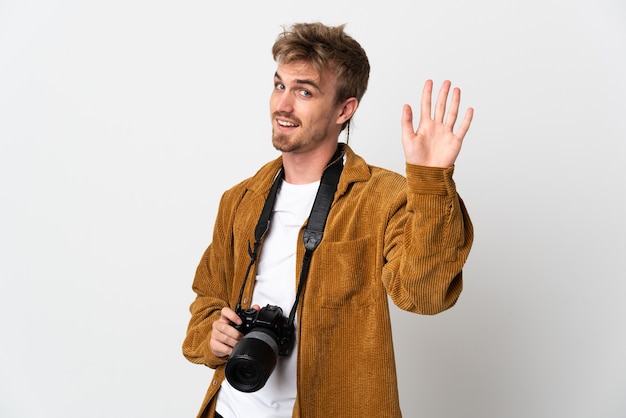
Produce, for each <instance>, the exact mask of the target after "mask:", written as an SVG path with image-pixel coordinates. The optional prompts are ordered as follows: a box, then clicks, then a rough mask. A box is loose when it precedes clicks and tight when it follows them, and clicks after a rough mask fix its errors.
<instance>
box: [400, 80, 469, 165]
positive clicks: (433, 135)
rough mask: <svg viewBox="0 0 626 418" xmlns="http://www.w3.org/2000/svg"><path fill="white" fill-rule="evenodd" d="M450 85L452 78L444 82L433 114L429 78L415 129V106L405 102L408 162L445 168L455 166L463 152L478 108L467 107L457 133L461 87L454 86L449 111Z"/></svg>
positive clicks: (403, 140) (403, 120)
mask: <svg viewBox="0 0 626 418" xmlns="http://www.w3.org/2000/svg"><path fill="white" fill-rule="evenodd" d="M450 87H451V83H450V81H448V80H446V81H444V83H443V85H442V86H441V89H440V90H439V95H438V96H437V102H436V103H435V113H434V115H433V114H432V109H431V108H432V106H431V102H432V91H433V82H432V80H427V81H426V83H425V84H424V90H423V91H422V102H421V112H420V121H419V125H418V127H417V130H414V127H413V110H412V109H411V106H409V105H404V108H403V109H402V146H403V147H404V155H405V157H406V161H407V163H409V164H415V165H423V166H429V167H441V168H447V167H451V166H452V165H454V162H455V161H456V158H457V156H458V155H459V152H460V151H461V145H462V143H463V138H464V137H465V134H466V133H467V131H468V129H469V127H470V124H471V122H472V117H473V115H474V109H472V108H468V109H467V112H466V113H465V117H464V118H463V120H462V121H461V124H460V126H459V127H458V129H457V131H456V133H455V132H454V125H455V123H456V120H457V116H458V112H459V104H460V102H461V90H460V89H459V88H454V90H453V91H452V99H451V100H450V108H449V109H448V111H447V114H446V102H447V100H448V94H449V93H450Z"/></svg>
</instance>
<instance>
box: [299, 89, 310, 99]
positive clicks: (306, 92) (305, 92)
mask: <svg viewBox="0 0 626 418" xmlns="http://www.w3.org/2000/svg"><path fill="white" fill-rule="evenodd" d="M300 94H301V95H302V96H304V97H311V92H310V91H308V90H300Z"/></svg>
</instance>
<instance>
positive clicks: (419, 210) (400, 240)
mask: <svg viewBox="0 0 626 418" xmlns="http://www.w3.org/2000/svg"><path fill="white" fill-rule="evenodd" d="M345 152H346V160H345V166H344V169H343V172H342V174H341V178H340V181H339V184H338V187H337V192H336V193H335V198H334V201H333V204H332V207H331V210H330V213H329V216H328V220H327V223H326V228H325V230H324V238H323V240H322V242H321V243H320V245H319V247H318V248H317V249H316V250H315V252H314V254H313V258H312V261H311V266H310V272H309V276H308V279H307V282H306V288H305V290H304V294H303V295H302V297H301V299H300V303H299V306H298V315H297V318H298V327H297V328H298V346H297V350H298V353H297V354H298V360H297V362H298V366H297V382H298V388H297V398H296V402H295V406H294V412H293V416H294V417H301V418H327V417H342V418H344V417H345V418H351V417H368V418H369V417H400V416H401V412H400V406H399V400H398V389H397V380H396V368H395V360H394V351H393V343H392V336H391V323H390V315H389V307H388V302H387V301H388V299H387V295H389V296H390V298H391V299H392V300H393V302H394V303H395V304H396V305H397V306H398V307H399V308H401V309H404V310H407V311H410V312H415V313H418V314H426V315H432V314H436V313H439V312H441V311H444V310H446V309H448V308H450V307H451V306H453V305H454V304H455V302H456V301H457V298H458V297H459V294H460V293H461V289H462V271H461V270H462V267H463V265H464V263H465V261H466V259H467V257H468V255H469V252H470V248H471V245H472V240H473V228H472V224H471V221H470V219H469V216H468V214H467V212H466V210H465V207H464V205H463V202H462V200H461V199H460V198H459V196H458V194H457V192H456V188H455V184H454V181H453V180H452V173H453V168H448V169H439V168H432V167H421V166H414V165H408V164H407V166H406V178H405V177H403V176H401V175H400V174H397V173H394V172H392V171H389V170H385V169H382V168H378V167H373V166H369V165H367V164H366V162H365V161H364V160H363V159H362V158H361V157H359V156H357V155H356V154H354V152H353V151H352V150H351V149H350V147H349V146H347V145H345ZM281 164H282V159H281V158H278V159H276V160H274V161H272V162H270V163H268V164H266V165H265V166H264V167H262V168H261V169H260V170H259V171H258V172H257V174H256V175H254V176H253V177H251V178H249V179H247V180H245V181H243V182H241V183H240V184H238V185H236V186H234V187H233V188H231V189H230V190H228V191H226V192H225V193H224V194H223V196H222V199H221V202H220V205H219V210H218V215H217V219H216V222H215V226H214V230H213V239H212V242H211V244H210V245H209V246H208V248H207V249H206V251H205V253H204V255H203V257H202V259H201V261H200V263H199V265H198V268H197V272H196V276H195V279H194V282H193V290H194V292H195V293H196V295H197V297H196V299H195V300H194V301H193V303H192V304H191V307H190V311H191V319H190V322H189V326H188V330H187V335H186V338H185V340H184V343H183V354H184V356H185V357H186V358H187V359H188V360H189V361H191V362H193V363H198V364H204V365H206V366H208V367H210V368H213V369H215V372H214V376H213V379H212V381H211V384H210V386H209V388H208V391H207V394H206V397H205V399H204V402H203V404H202V407H201V409H200V412H199V414H198V417H207V418H212V417H213V411H214V410H215V399H216V396H215V395H216V393H217V391H218V390H219V387H220V385H221V383H222V381H223V379H224V365H225V363H226V358H218V357H216V356H214V355H213V354H212V353H211V350H210V348H209V340H210V335H211V325H212V323H213V321H215V320H216V319H218V318H219V315H220V310H221V309H222V307H224V306H229V307H231V308H233V309H234V307H235V304H236V302H237V299H238V296H239V291H240V288H241V285H242V282H243V279H244V275H245V272H246V269H247V267H248V264H249V261H250V256H249V254H248V243H250V244H253V243H254V228H255V226H256V223H257V221H258V218H259V215H260V213H261V209H262V208H263V204H264V203H265V199H266V197H267V194H268V192H269V189H270V187H271V185H272V182H273V179H274V177H275V176H276V174H277V173H278V171H279V169H280V167H281ZM303 229H304V226H303V228H302V229H301V231H300V242H302V241H301V239H302V231H303ZM303 255H304V245H299V246H298V249H297V262H296V265H297V266H298V267H297V268H298V271H297V272H296V278H295V279H294V291H295V288H296V286H297V278H299V275H300V271H299V270H300V267H301V264H302V257H303ZM254 276H255V272H254V271H252V272H251V276H250V277H251V279H250V280H248V283H247V286H246V289H245V291H244V295H243V303H242V305H243V307H244V308H246V307H249V305H250V301H251V299H252V291H253V287H254V280H253V278H254ZM283 308H284V309H287V310H289V309H290V307H286V308H285V307H283Z"/></svg>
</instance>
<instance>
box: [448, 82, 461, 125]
mask: <svg viewBox="0 0 626 418" xmlns="http://www.w3.org/2000/svg"><path fill="white" fill-rule="evenodd" d="M460 103H461V89H459V88H455V89H454V90H452V100H450V108H449V109H448V114H447V115H446V120H445V124H446V126H447V127H448V128H449V129H450V130H451V131H452V130H453V128H454V124H455V123H456V118H457V117H458V114H459V104H460Z"/></svg>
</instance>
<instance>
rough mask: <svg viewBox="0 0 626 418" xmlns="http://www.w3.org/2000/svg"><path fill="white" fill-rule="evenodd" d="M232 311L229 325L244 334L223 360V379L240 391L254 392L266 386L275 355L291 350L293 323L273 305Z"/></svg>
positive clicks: (281, 354) (287, 353)
mask: <svg viewBox="0 0 626 418" xmlns="http://www.w3.org/2000/svg"><path fill="white" fill-rule="evenodd" d="M231 312H232V311H231ZM235 313H236V315H237V316H238V318H234V320H233V321H232V322H231V325H232V328H233V329H234V330H238V331H240V332H241V333H242V334H243V335H244V336H243V338H241V340H240V341H239V342H237V343H236V345H235V346H234V349H232V351H231V353H230V357H229V359H228V361H227V362H226V370H225V372H226V379H228V382H229V383H230V384H231V386H233V387H234V388H235V389H237V390H239V391H241V392H255V391H257V390H259V389H261V388H262V387H263V386H265V383H266V382H267V379H268V378H269V377H270V375H271V374H272V372H273V371H274V367H275V366H276V362H277V357H278V356H287V355H289V354H290V353H291V350H292V349H293V347H294V343H295V332H294V325H293V323H292V322H290V321H289V319H288V318H286V317H285V316H284V315H283V310H282V309H281V308H280V307H278V306H275V305H267V306H265V307H264V308H262V309H260V310H257V309H254V308H250V309H241V310H238V311H237V312H235Z"/></svg>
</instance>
